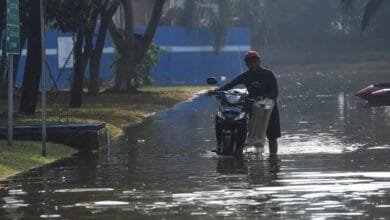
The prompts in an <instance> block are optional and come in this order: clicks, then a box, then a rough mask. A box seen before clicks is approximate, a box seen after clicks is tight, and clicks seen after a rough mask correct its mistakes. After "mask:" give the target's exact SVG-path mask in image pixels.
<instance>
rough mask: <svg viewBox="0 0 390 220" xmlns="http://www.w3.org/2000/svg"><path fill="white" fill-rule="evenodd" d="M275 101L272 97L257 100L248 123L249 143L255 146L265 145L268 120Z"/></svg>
mask: <svg viewBox="0 0 390 220" xmlns="http://www.w3.org/2000/svg"><path fill="white" fill-rule="evenodd" d="M274 105H275V102H274V101H273V100H272V99H263V100H261V101H255V102H253V104H252V112H251V115H250V119H249V125H248V137H247V144H248V145H254V146H255V147H264V145H265V137H266V135H267V127H268V122H269V119H270V117H271V113H272V109H273V108H274Z"/></svg>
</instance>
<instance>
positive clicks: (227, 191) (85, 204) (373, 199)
mask: <svg viewBox="0 0 390 220" xmlns="http://www.w3.org/2000/svg"><path fill="white" fill-rule="evenodd" d="M318 76H320V75H318ZM321 77H322V75H321ZM328 80H330V81H332V80H334V79H333V78H331V77H329V79H328ZM309 81H313V82H314V85H313V86H312V87H310V88H309V87H307V86H306V87H305V86H303V85H307V84H306V83H305V81H304V80H302V81H301V82H300V83H301V86H300V87H299V88H296V89H295V90H294V89H293V88H292V86H291V85H290V84H288V83H287V82H288V80H286V79H284V80H283V78H282V79H281V80H280V82H281V93H282V95H281V97H282V98H281V99H280V102H279V105H280V111H281V123H282V125H281V126H282V131H283V137H282V138H281V140H280V154H279V156H278V157H274V156H270V155H269V154H268V153H267V148H265V150H266V152H265V155H264V156H263V157H259V156H258V155H256V154H255V153H254V150H253V149H251V148H248V149H247V150H246V153H245V155H244V156H243V157H242V158H238V159H232V158H217V157H216V156H215V155H214V154H213V153H211V152H210V150H211V149H214V148H215V137H214V128H213V121H214V120H213V117H214V116H213V115H214V111H215V106H216V103H215V100H214V99H212V98H209V97H199V98H198V99H196V100H195V101H194V102H191V103H186V104H182V105H179V106H177V107H176V108H175V109H173V110H170V111H164V112H161V113H159V114H157V115H155V116H154V117H152V118H149V119H147V120H146V121H145V123H143V124H141V125H138V126H136V127H133V128H129V129H128V131H127V134H128V135H127V137H125V138H123V139H121V140H117V141H114V142H113V143H112V145H111V147H110V148H105V149H101V150H99V151H98V152H94V153H91V154H79V155H76V156H75V157H73V158H69V159H66V160H63V161H59V162H57V163H55V164H53V165H52V166H48V167H45V168H40V169H34V170H32V171H30V172H27V173H25V174H22V175H18V176H16V177H14V178H11V179H10V180H8V181H3V182H1V183H0V184H1V185H2V187H3V189H1V190H0V198H1V199H0V218H1V219H20V218H32V219H38V218H59V219H82V218H93V219H110V218H113V216H115V218H119V219H127V218H133V219H144V218H148V217H149V218H153V219H154V218H157V219H160V218H174V219H205V218H224V217H232V218H235V217H237V218H260V219H302V218H304V219H327V218H330V219H334V218H337V219H340V218H341V219H350V218H352V219H353V218H362V219H373V218H376V219H386V218H387V216H389V215H390V211H389V209H388V208H389V207H390V193H389V192H390V172H388V170H390V146H389V143H390V135H389V133H388V131H389V126H390V108H389V107H375V108H371V107H367V106H366V105H365V104H364V102H362V101H361V100H358V99H357V98H355V97H354V96H352V95H351V94H353V93H352V91H353V90H351V88H352V89H354V88H355V87H359V86H354V85H352V84H348V85H347V86H346V87H343V86H342V85H340V84H337V85H335V84H332V83H328V84H327V83H324V82H321V83H323V84H321V83H319V82H317V81H316V80H314V79H311V80H309ZM332 82H333V81H332ZM324 85H327V86H324ZM328 85H329V86H328ZM289 86H290V87H289ZM317 87H319V88H317ZM340 88H341V89H340ZM302 89H308V90H307V91H310V93H308V92H307V93H306V92H302V91H300V90H302ZM316 89H317V90H316ZM314 91H317V92H314ZM333 91H335V92H333ZM287 94H290V95H289V96H288V95H287Z"/></svg>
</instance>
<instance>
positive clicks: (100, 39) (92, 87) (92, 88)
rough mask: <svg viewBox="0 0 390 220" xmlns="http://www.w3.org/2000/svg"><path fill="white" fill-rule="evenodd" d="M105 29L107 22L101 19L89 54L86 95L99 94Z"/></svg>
mask: <svg viewBox="0 0 390 220" xmlns="http://www.w3.org/2000/svg"><path fill="white" fill-rule="evenodd" d="M107 29H108V20H107V19H104V18H103V19H102V20H101V23H100V27H99V32H98V36H97V39H96V44H95V49H94V50H93V52H92V54H91V59H90V63H89V71H90V73H89V83H88V95H92V96H97V95H98V93H99V72H100V60H101V57H102V54H103V49H104V42H105V40H106V34H107Z"/></svg>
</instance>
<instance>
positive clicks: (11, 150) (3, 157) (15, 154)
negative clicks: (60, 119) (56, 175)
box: [0, 140, 76, 180]
mask: <svg viewBox="0 0 390 220" xmlns="http://www.w3.org/2000/svg"><path fill="white" fill-rule="evenodd" d="M0 152H1V154H0V180H1V179H6V178H7V177H9V176H12V175H15V174H17V173H20V172H24V171H27V170H29V169H32V168H35V167H39V166H42V165H44V164H48V163H51V162H53V161H55V160H58V159H61V158H64V157H68V156H70V155H72V154H74V153H76V150H75V149H72V148H70V147H68V146H64V145H60V144H53V143H48V144H47V156H46V157H42V156H41V142H35V141H14V142H13V145H12V146H8V144H7V141H5V140H0Z"/></svg>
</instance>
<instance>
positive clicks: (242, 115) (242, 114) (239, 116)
mask: <svg viewBox="0 0 390 220" xmlns="http://www.w3.org/2000/svg"><path fill="white" fill-rule="evenodd" d="M244 117H245V112H241V113H240V114H239V115H237V117H236V118H234V120H241V119H243V118H244Z"/></svg>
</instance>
